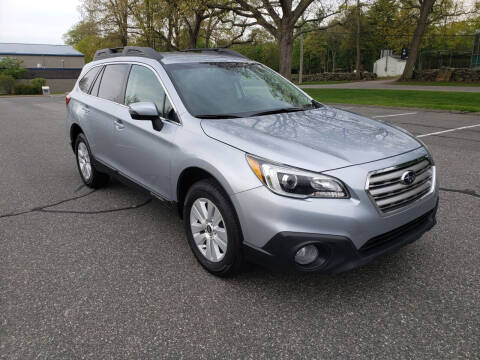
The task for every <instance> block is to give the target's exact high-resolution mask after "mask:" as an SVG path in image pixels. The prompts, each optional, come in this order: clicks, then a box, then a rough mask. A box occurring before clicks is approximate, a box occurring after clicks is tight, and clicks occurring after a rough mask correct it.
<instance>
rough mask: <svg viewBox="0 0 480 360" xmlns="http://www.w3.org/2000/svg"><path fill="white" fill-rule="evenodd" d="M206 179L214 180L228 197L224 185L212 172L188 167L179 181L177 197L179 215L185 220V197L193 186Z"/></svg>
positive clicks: (196, 167)
mask: <svg viewBox="0 0 480 360" xmlns="http://www.w3.org/2000/svg"><path fill="white" fill-rule="evenodd" d="M204 179H213V180H214V181H215V182H216V183H217V184H218V185H219V186H220V187H221V189H222V190H223V191H225V194H227V196H228V191H227V190H226V189H225V187H224V186H223V185H222V183H221V181H219V179H218V178H217V177H216V176H215V175H213V174H212V172H210V171H207V170H205V169H203V168H201V167H198V166H190V167H187V168H185V169H183V170H182V172H181V173H180V175H179V177H178V181H177V189H176V195H177V207H178V215H179V216H180V218H183V203H184V202H185V197H186V196H187V193H188V190H189V189H190V187H191V186H192V185H193V184H195V183H196V182H198V181H200V180H204Z"/></svg>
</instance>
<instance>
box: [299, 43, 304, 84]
mask: <svg viewBox="0 0 480 360" xmlns="http://www.w3.org/2000/svg"><path fill="white" fill-rule="evenodd" d="M302 81H303V34H302V35H300V68H299V69H298V83H299V84H301V83H302Z"/></svg>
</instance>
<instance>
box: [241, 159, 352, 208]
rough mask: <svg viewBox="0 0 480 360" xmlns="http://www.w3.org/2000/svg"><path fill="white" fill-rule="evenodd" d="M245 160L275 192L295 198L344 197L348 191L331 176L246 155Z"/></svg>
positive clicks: (346, 196)
mask: <svg viewBox="0 0 480 360" xmlns="http://www.w3.org/2000/svg"><path fill="white" fill-rule="evenodd" d="M247 161H248V164H249V165H250V167H251V168H252V170H253V172H254V173H255V175H257V177H258V178H259V179H260V181H261V182H262V183H263V184H264V185H265V186H266V187H268V188H269V189H270V190H271V191H273V192H274V193H276V194H279V195H284V196H290V197H295V198H301V199H305V198H309V197H312V198H335V199H346V198H348V197H349V195H348V191H347V189H346V188H345V186H344V185H343V184H342V182H341V181H340V180H337V179H335V178H333V177H331V176H327V175H323V174H317V173H314V172H309V171H305V170H300V169H296V168H292V167H287V166H285V165H280V164H274V163H271V162H268V161H266V160H264V159H260V158H257V157H254V156H251V155H247Z"/></svg>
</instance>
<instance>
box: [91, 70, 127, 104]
mask: <svg viewBox="0 0 480 360" xmlns="http://www.w3.org/2000/svg"><path fill="white" fill-rule="evenodd" d="M129 66H130V65H127V64H115V65H107V66H106V67H105V70H104V71H103V76H102V82H101V83H100V88H99V90H98V96H99V97H101V98H104V99H107V100H111V101H115V102H117V103H120V104H121V103H123V84H124V80H125V76H126V75H127V71H128V67H129Z"/></svg>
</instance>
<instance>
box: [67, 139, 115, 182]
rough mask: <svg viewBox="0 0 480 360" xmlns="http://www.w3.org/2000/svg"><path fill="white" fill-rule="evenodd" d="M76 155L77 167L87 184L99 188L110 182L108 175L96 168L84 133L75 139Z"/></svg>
mask: <svg viewBox="0 0 480 360" xmlns="http://www.w3.org/2000/svg"><path fill="white" fill-rule="evenodd" d="M75 157H76V159H77V167H78V171H79V173H80V177H81V178H82V180H83V182H84V184H85V185H87V186H88V187H90V188H93V189H98V188H100V187H103V186H105V185H106V184H107V183H108V179H109V177H108V175H107V174H104V173H101V172H100V171H98V170H97V169H96V168H95V164H94V162H93V156H92V152H91V150H90V146H89V145H88V141H87V138H86V136H85V135H84V134H82V133H81V134H79V135H78V136H77V138H76V139H75Z"/></svg>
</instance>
